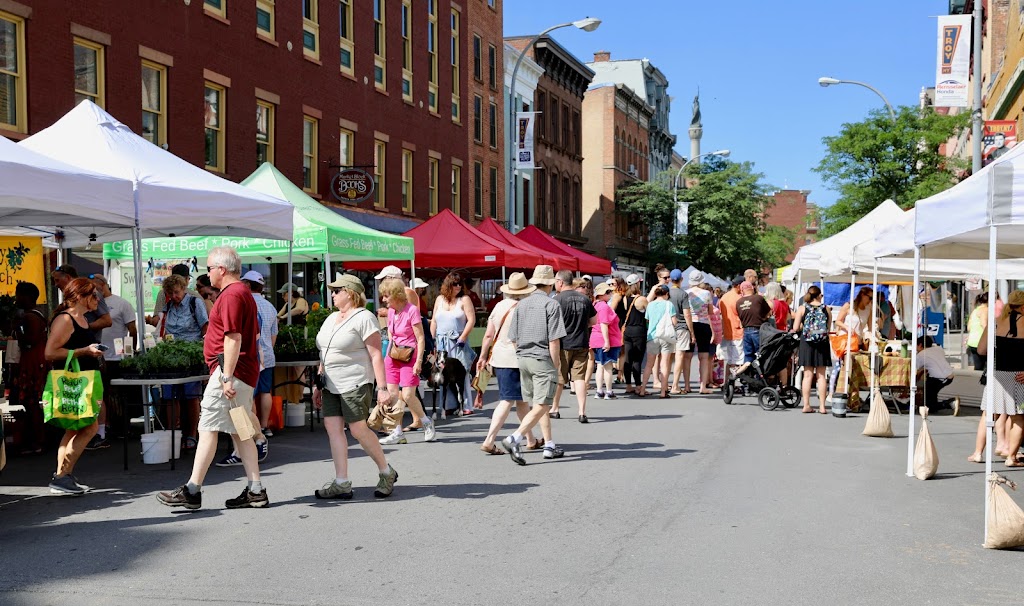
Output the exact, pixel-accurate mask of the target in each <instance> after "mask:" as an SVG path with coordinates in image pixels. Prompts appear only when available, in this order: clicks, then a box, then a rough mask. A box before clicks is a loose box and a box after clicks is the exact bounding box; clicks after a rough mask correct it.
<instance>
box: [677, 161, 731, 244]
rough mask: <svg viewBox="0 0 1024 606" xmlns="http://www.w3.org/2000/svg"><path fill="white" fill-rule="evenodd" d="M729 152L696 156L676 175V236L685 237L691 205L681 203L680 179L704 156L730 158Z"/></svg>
mask: <svg viewBox="0 0 1024 606" xmlns="http://www.w3.org/2000/svg"><path fill="white" fill-rule="evenodd" d="M729 153H730V152H729V150H727V149H720V150H718V151H713V152H708V153H706V154H700V155H698V156H694V157H692V158H690V159H689V160H687V161H686V162H684V163H683V165H682V166H681V167H680V168H679V172H677V173H676V178H675V181H674V182H673V184H672V201H673V202H675V205H676V235H677V236H685V235H686V232H687V224H688V223H689V220H688V219H689V214H690V213H689V205H688V204H687V203H685V202H684V203H682V204H680V203H679V178H680V177H682V176H683V171H684V170H686V167H687V166H689V165H690V164H691V163H692V162H694V161H695V160H699V159H701V158H703V157H704V156H721V157H722V158H728V157H729ZM683 189H686V181H683Z"/></svg>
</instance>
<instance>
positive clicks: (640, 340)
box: [621, 276, 647, 397]
mask: <svg viewBox="0 0 1024 606" xmlns="http://www.w3.org/2000/svg"><path fill="white" fill-rule="evenodd" d="M631 277H632V276H631ZM621 306H622V308H623V309H624V310H625V313H624V314H623V321H622V347H623V353H625V355H624V356H622V359H624V360H625V361H626V362H625V366H624V370H625V375H626V393H628V394H635V395H637V396H640V397H643V396H645V395H647V394H646V388H645V387H644V384H643V379H642V377H643V372H644V358H645V357H646V356H647V318H646V317H645V316H644V310H645V309H647V299H646V298H644V297H642V296H640V280H639V278H637V279H636V281H634V282H633V284H631V285H629V291H628V292H627V293H626V296H625V297H623V299H622V305H621Z"/></svg>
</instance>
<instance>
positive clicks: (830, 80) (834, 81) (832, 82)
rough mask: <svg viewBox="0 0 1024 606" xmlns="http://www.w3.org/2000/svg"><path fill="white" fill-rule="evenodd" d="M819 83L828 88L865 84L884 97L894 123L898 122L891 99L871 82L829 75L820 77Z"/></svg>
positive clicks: (883, 99)
mask: <svg viewBox="0 0 1024 606" xmlns="http://www.w3.org/2000/svg"><path fill="white" fill-rule="evenodd" d="M818 84H820V85H821V86H822V88H828V87H829V86H833V85H835V84H856V85H857V86H863V87H864V88H866V89H868V90H870V91H871V92H873V93H875V94H876V95H878V96H879V97H881V98H882V101H883V102H884V103H885V107H886V108H888V109H889V118H891V119H892V123H893V124H896V112H894V111H893V109H892V105H890V104H889V100H888V99H886V98H885V95H883V94H882V93H881V91H879V90H878V89H877V88H875V87H874V86H871V85H870V84H865V83H863V82H856V81H854V80H839V79H836V78H829V77H827V76H825V77H822V78H818Z"/></svg>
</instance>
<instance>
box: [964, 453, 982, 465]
mask: <svg viewBox="0 0 1024 606" xmlns="http://www.w3.org/2000/svg"><path fill="white" fill-rule="evenodd" d="M967 460H968V461H970V462H971V463H984V462H985V457H983V456H981V455H973V454H972V455H971V456H969V457H967Z"/></svg>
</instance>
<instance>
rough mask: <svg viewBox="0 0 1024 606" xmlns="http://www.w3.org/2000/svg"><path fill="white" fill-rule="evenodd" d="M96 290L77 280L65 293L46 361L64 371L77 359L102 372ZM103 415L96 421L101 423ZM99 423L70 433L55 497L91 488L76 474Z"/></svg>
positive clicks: (62, 452)
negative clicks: (93, 317)
mask: <svg viewBox="0 0 1024 606" xmlns="http://www.w3.org/2000/svg"><path fill="white" fill-rule="evenodd" d="M99 302H100V299H99V293H98V292H96V286H95V285H94V284H93V283H92V282H91V281H89V280H87V279H86V278H75V279H74V280H72V281H71V283H70V284H68V285H67V287H66V288H65V289H64V310H63V311H59V312H57V314H56V315H55V316H54V317H53V320H52V321H51V322H50V336H49V338H48V339H47V340H46V359H47V360H48V361H50V362H54V363H55V366H58V367H61V366H63V365H64V364H66V361H68V360H70V359H72V358H73V359H75V360H77V361H78V366H79V368H80V369H81V370H83V371H89V370H96V371H98V370H99V369H100V359H101V358H103V351H102V350H101V349H100V345H99V344H98V343H96V335H95V334H94V333H93V331H91V330H89V322H88V321H87V320H86V319H85V314H86V313H88V312H90V311H96V308H97V307H98V306H99ZM98 418H99V415H97V416H96V417H94V419H98ZM98 429H99V425H98V423H97V422H96V421H95V420H94V421H93V423H92V424H91V425H89V426H87V427H83V428H81V429H75V430H72V429H68V430H65V432H64V437H63V438H62V439H61V441H60V448H59V449H58V450H57V472H56V473H55V474H53V478H52V480H51V481H50V492H51V493H52V494H64V495H81V494H83V493H85V491H86V490H87V487H85V486H83V485H81V484H79V483H78V480H77V479H76V478H75V476H73V475H72V472H73V471H74V470H75V464H76V463H77V462H78V459H79V458H80V457H81V456H82V453H83V452H85V446H86V444H88V443H89V440H91V439H92V437H93V436H94V435H96V431H97V430H98Z"/></svg>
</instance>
